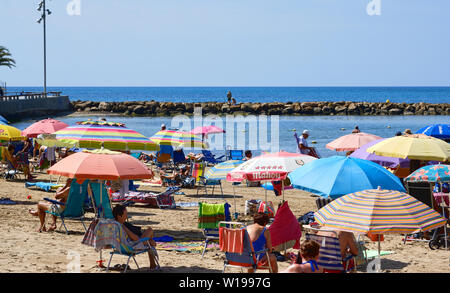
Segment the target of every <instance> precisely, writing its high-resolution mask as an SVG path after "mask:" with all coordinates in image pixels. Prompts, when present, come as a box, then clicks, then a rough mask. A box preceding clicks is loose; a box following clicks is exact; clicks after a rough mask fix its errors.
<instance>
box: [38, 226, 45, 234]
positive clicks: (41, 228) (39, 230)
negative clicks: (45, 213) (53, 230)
mask: <svg viewBox="0 0 450 293" xmlns="http://www.w3.org/2000/svg"><path fill="white" fill-rule="evenodd" d="M36 231H37V232H39V233H40V232H47V229H46V228H45V225H44V226H41V227H39V228H38V229H37V230H36Z"/></svg>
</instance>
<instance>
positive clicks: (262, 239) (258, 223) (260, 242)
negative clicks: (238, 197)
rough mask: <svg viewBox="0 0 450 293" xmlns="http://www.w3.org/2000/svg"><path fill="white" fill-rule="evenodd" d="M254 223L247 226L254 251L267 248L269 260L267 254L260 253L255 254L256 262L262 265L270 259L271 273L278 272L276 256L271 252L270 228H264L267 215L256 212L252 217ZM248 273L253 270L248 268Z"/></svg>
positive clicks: (267, 222) (265, 264) (266, 222)
mask: <svg viewBox="0 0 450 293" xmlns="http://www.w3.org/2000/svg"><path fill="white" fill-rule="evenodd" d="M253 221H254V224H252V225H249V226H247V232H248V235H249V236H250V241H252V244H253V249H254V251H255V252H256V251H261V250H264V249H266V248H267V249H268V250H269V260H268V259H267V254H266V253H265V252H264V253H260V254H258V255H257V256H256V258H257V259H258V263H260V264H262V265H263V266H267V265H268V263H269V261H270V266H271V268H272V272H273V273H277V272H278V264H277V257H276V256H275V254H273V248H272V241H271V239H270V230H269V229H267V228H266V225H267V224H269V216H268V215H267V214H266V213H256V214H255V215H254V217H253ZM248 272H249V273H252V272H253V269H249V270H248Z"/></svg>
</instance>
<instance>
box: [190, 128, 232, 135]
mask: <svg viewBox="0 0 450 293" xmlns="http://www.w3.org/2000/svg"><path fill="white" fill-rule="evenodd" d="M191 133H192V134H195V135H200V134H201V135H202V137H208V135H209V134H215V133H225V130H223V129H222V128H220V127H217V126H215V125H209V126H199V127H196V128H194V129H192V130H191Z"/></svg>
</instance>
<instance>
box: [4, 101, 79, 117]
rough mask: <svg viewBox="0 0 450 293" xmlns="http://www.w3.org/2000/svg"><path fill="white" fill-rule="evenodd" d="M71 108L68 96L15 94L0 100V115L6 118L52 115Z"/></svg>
mask: <svg viewBox="0 0 450 293" xmlns="http://www.w3.org/2000/svg"><path fill="white" fill-rule="evenodd" d="M70 110H71V105H70V100H69V97H68V96H48V97H42V96H37V97H36V96H20V97H18V96H16V97H3V98H2V99H1V100H0V115H2V116H4V117H5V118H6V119H8V120H12V121H14V120H21V119H24V118H27V117H33V116H45V115H54V114H57V113H61V112H67V111H70Z"/></svg>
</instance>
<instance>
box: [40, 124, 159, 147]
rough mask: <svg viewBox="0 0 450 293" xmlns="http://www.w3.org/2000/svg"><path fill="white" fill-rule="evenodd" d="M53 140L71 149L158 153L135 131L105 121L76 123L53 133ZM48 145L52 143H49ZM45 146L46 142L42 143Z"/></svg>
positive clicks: (152, 143)
mask: <svg viewBox="0 0 450 293" xmlns="http://www.w3.org/2000/svg"><path fill="white" fill-rule="evenodd" d="M52 135H54V139H56V140H59V141H60V143H62V144H67V145H71V147H78V148H90V149H100V148H102V147H104V148H106V149H111V150H121V151H125V150H144V151H158V150H159V146H158V145H157V144H156V143H154V142H153V141H151V140H150V139H148V138H147V137H145V136H144V135H142V134H140V133H139V132H137V131H134V130H131V129H129V128H126V127H125V125H124V124H122V123H114V122H105V121H84V122H77V125H75V126H69V127H66V128H64V129H62V130H59V131H56V132H54V133H53V134H52ZM49 143H52V142H51V141H49ZM42 144H43V145H46V141H45V140H44V141H43V142H42Z"/></svg>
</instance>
